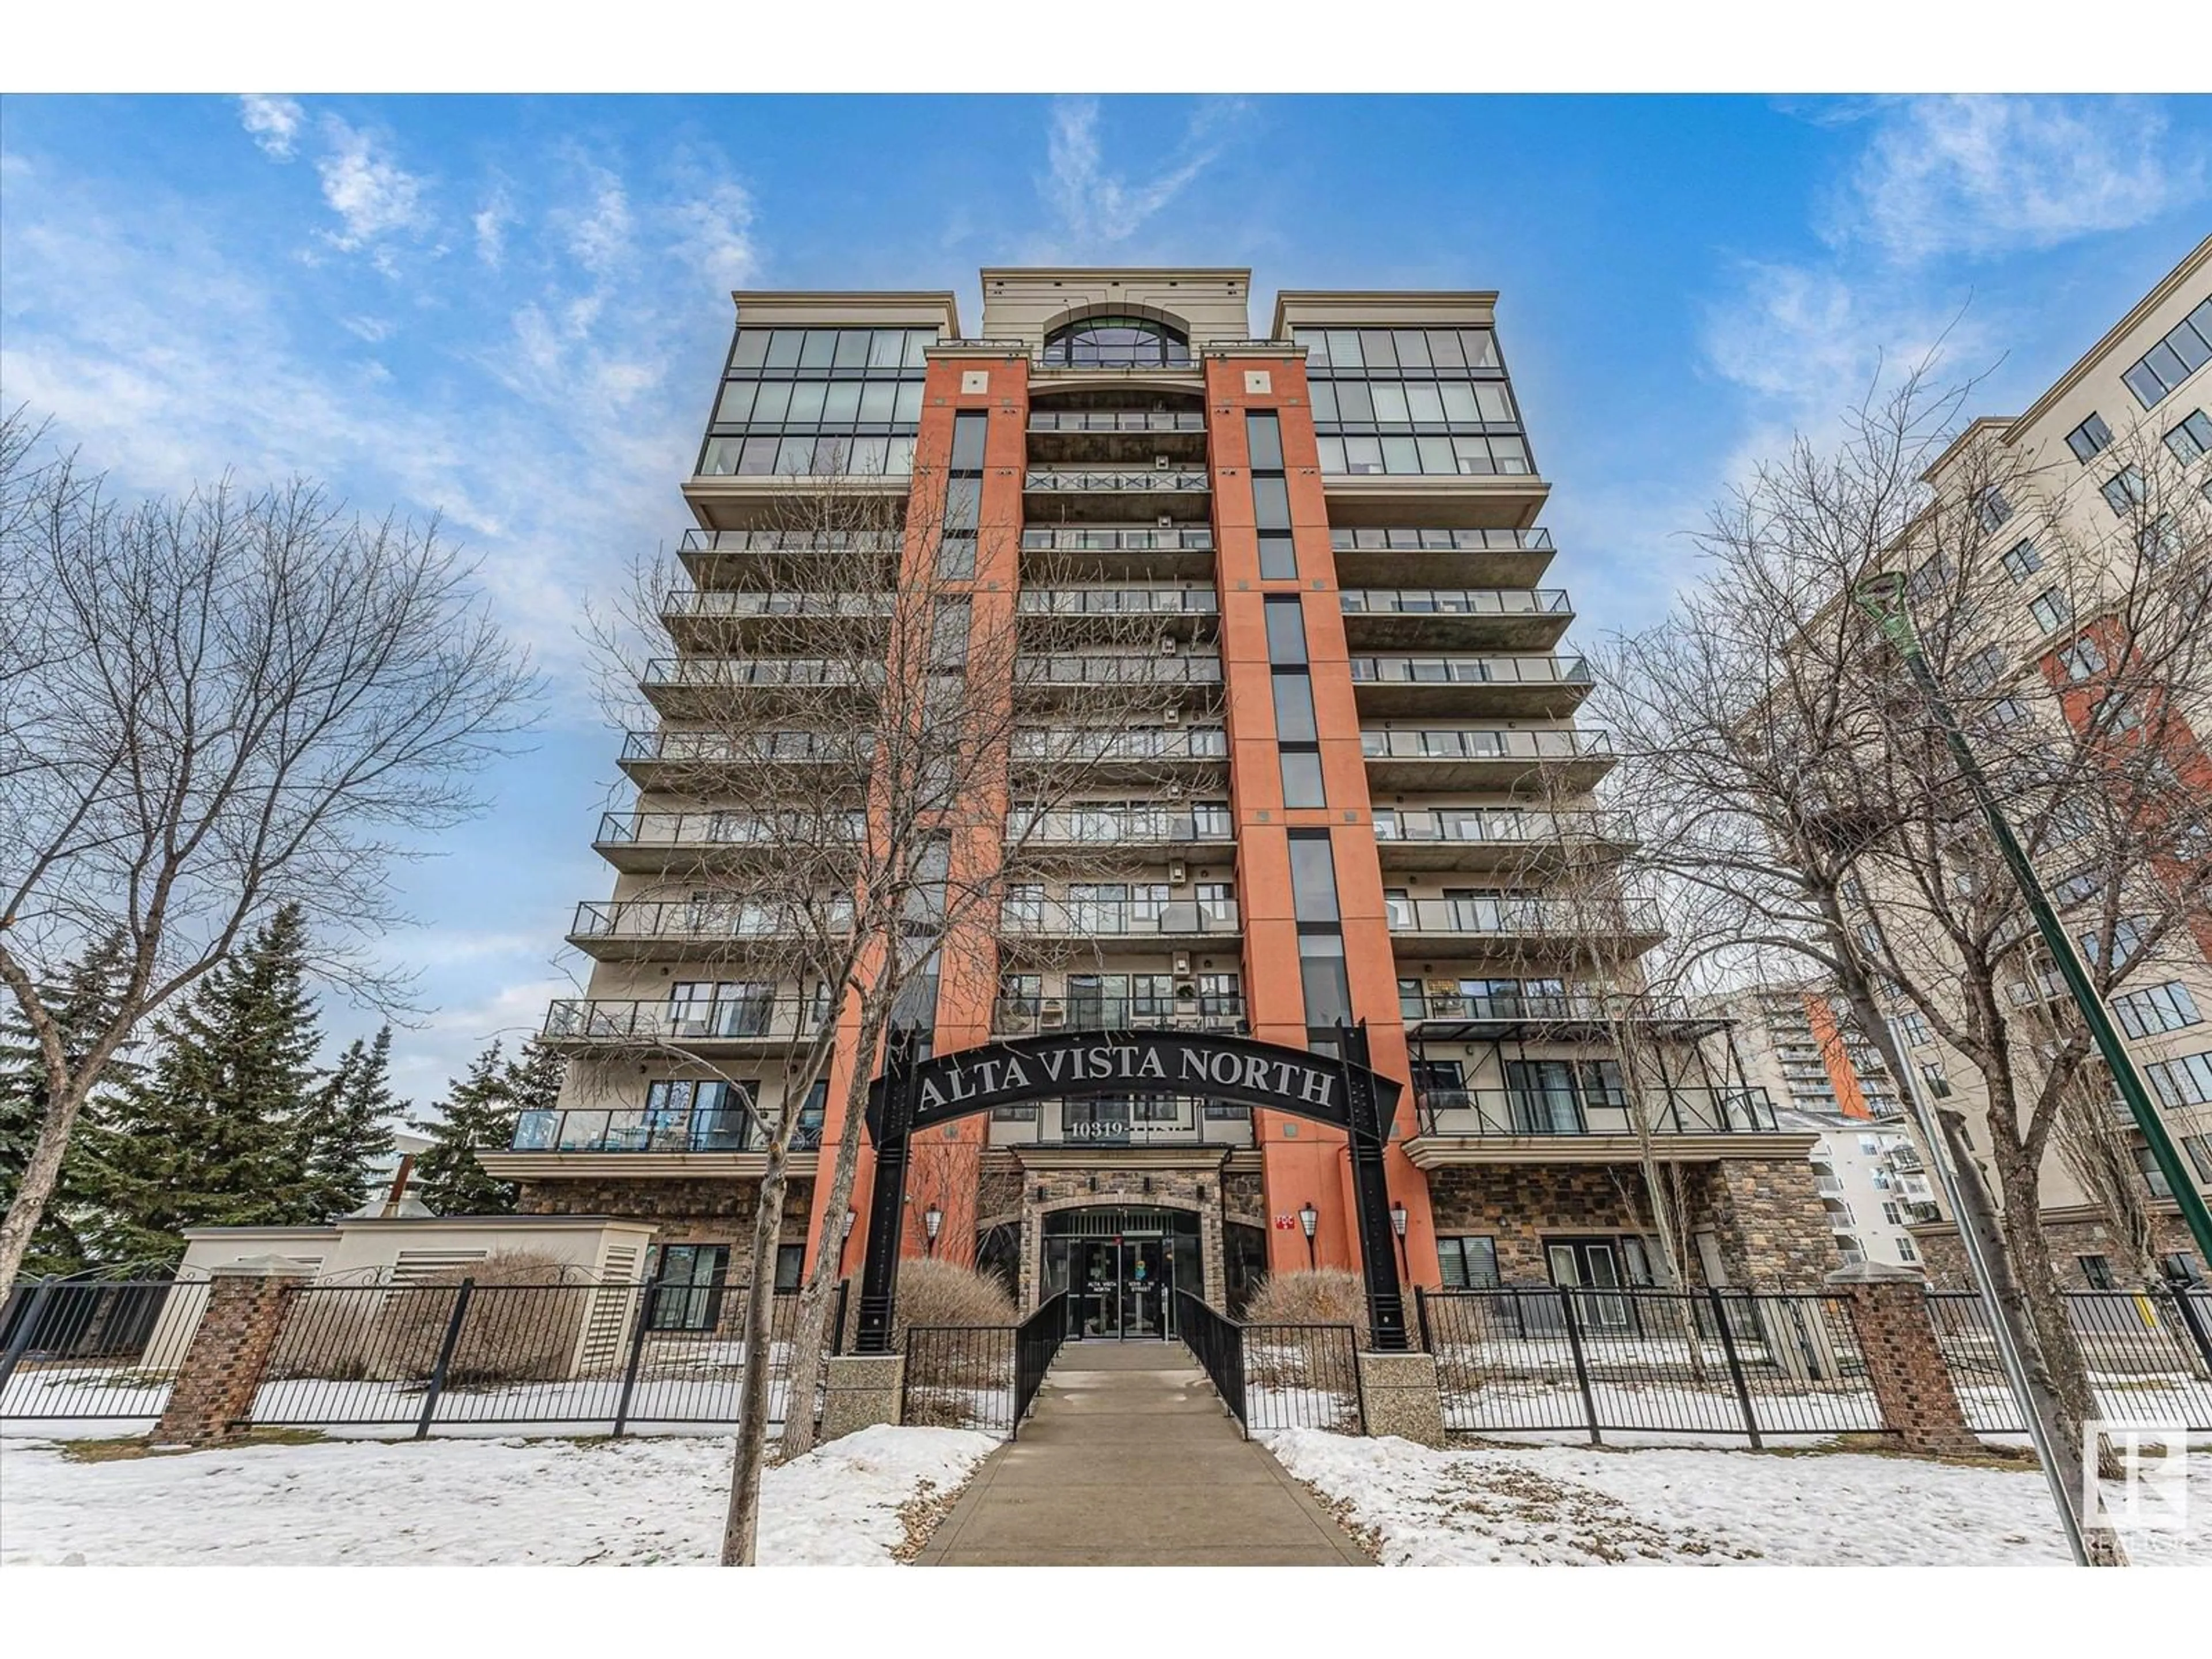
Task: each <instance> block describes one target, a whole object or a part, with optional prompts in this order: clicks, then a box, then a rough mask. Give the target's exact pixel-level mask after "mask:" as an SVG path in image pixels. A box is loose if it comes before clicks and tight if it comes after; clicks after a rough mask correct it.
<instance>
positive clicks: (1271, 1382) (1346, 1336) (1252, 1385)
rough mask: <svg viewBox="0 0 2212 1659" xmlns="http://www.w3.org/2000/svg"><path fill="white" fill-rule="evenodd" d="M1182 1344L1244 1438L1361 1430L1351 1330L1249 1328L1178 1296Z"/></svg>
mask: <svg viewBox="0 0 2212 1659" xmlns="http://www.w3.org/2000/svg"><path fill="white" fill-rule="evenodd" d="M1176 1326H1177V1329H1178V1330H1179V1332H1180V1333H1181V1334H1182V1340H1183V1344H1184V1346H1187V1347H1188V1348H1189V1350H1190V1351H1191V1353H1192V1355H1193V1356H1194V1358H1196V1359H1197V1361H1198V1364H1199V1369H1200V1370H1203V1371H1204V1372H1205V1373H1206V1376H1207V1378H1208V1379H1209V1380H1210V1381H1211V1382H1212V1384H1213V1389H1214V1392H1215V1393H1216V1394H1218V1395H1220V1397H1221V1403H1222V1404H1223V1405H1224V1406H1225V1407H1228V1409H1229V1413H1230V1414H1231V1416H1233V1417H1234V1418H1236V1419H1237V1422H1238V1423H1239V1424H1240V1425H1243V1430H1244V1432H1245V1433H1246V1434H1247V1435H1249V1434H1251V1433H1252V1432H1254V1431H1255V1430H1256V1431H1260V1432H1262V1433H1266V1432H1268V1431H1273V1430H1276V1429H1293V1428H1307V1429H1328V1430H1332V1431H1335V1432H1337V1433H1340V1434H1360V1433H1364V1432H1365V1428H1366V1413H1365V1410H1364V1401H1362V1399H1361V1397H1360V1392H1359V1362H1358V1349H1359V1338H1358V1333H1357V1332H1356V1331H1354V1330H1353V1329H1352V1327H1351V1326H1349V1325H1248V1324H1245V1323H1243V1322H1241V1321H1238V1320H1234V1319H1231V1318H1229V1317H1228V1316H1225V1315H1224V1314H1222V1313H1220V1312H1218V1311H1217V1310H1214V1309H1212V1308H1211V1307H1208V1306H1207V1305H1206V1304H1205V1303H1204V1302H1201V1301H1200V1299H1199V1298H1198V1297H1194V1296H1193V1295H1192V1294H1191V1293H1190V1292H1189V1291H1176Z"/></svg>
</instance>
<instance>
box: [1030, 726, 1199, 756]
mask: <svg viewBox="0 0 2212 1659" xmlns="http://www.w3.org/2000/svg"><path fill="white" fill-rule="evenodd" d="M1012 752H1013V757H1014V759H1015V760H1017V761H1056V762H1066V763H1071V764H1082V763H1088V762H1099V761H1128V762H1132V763H1141V762H1147V761H1161V762H1168V761H1217V760H1226V759H1228V758H1229V733H1228V732H1225V731H1224V730H1222V728H1221V727H1219V726H1151V727H1146V726H1139V727H1135V728H1133V729H1131V730H1128V731H1109V730H1105V729H1103V728H1101V727H1098V726H1023V727H1021V728H1020V729H1019V730H1018V731H1016V732H1015V733H1014V741H1013V750H1012Z"/></svg>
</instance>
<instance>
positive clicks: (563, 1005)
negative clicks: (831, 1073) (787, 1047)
mask: <svg viewBox="0 0 2212 1659" xmlns="http://www.w3.org/2000/svg"><path fill="white" fill-rule="evenodd" d="M829 1012H830V1010H829V1002H828V1000H826V999H823V998H819V997H797V996H783V997H779V996H772V995H761V996H745V995H732V996H726V997H709V998H670V997H656V998H653V999H651V1000H647V999H643V998H623V997H572V998H562V999H561V1000H557V1001H556V1002H554V1003H553V1004H552V1005H551V1006H550V1007H548V1008H547V1009H546V1011H545V1024H544V1029H543V1030H542V1032H541V1035H542V1036H544V1039H545V1040H546V1041H547V1042H586V1043H590V1042H604V1043H610V1044H627V1043H641V1044H649V1045H659V1044H678V1045H680V1044H684V1043H690V1042H761V1043H770V1042H805V1041H806V1040H808V1039H810V1038H811V1037H813V1036H816V1035H817V1034H818V1033H819V1032H820V1031H821V1030H822V1029H823V1025H824V1024H827V1023H828V1021H829Z"/></svg>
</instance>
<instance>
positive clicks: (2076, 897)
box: [2051, 869, 2105, 910]
mask: <svg viewBox="0 0 2212 1659" xmlns="http://www.w3.org/2000/svg"><path fill="white" fill-rule="evenodd" d="M2104 885H2105V879H2104V877H2103V876H2101V875H2100V874H2099V873H2098V872H2096V871H2095V870H2090V869H2083V870H2069V871H2068V872H2066V873H2065V874H2064V875H2063V876H2061V877H2059V878H2058V879H2057V880H2056V881H2054V882H2052V883H2051V902H2052V903H2053V904H2055V905H2057V907H2058V908H2060V909H2062V910H2063V909H2065V908H2068V907H2069V906H2070V905H2075V904H2084V903H2087V902H2088V901H2089V900H2091V899H2093V898H2094V897H2096V896H2097V895H2098V894H2099V893H2100V892H2101V891H2103V890H2104Z"/></svg>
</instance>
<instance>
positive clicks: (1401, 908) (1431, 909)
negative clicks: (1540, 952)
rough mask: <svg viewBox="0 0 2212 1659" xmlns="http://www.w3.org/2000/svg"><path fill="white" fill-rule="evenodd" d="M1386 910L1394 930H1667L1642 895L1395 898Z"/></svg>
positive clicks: (1576, 934) (1564, 934)
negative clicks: (1598, 899)
mask: <svg viewBox="0 0 2212 1659" xmlns="http://www.w3.org/2000/svg"><path fill="white" fill-rule="evenodd" d="M1383 909H1384V911H1385V913H1386V914H1387V915H1388V917H1389V924H1390V931H1391V932H1392V933H1447V934H1454V933H1466V934H1492V935H1496V936H1498V937H1500V938H1504V937H1509V936H1513V935H1527V934H1547V935H1550V936H1553V937H1557V938H1561V939H1572V938H1582V937H1589V936H1599V935H1607V934H1622V933H1626V934H1636V935H1650V934H1656V933H1662V931H1663V929H1662V927H1661V924H1660V920H1659V911H1658V908H1657V907H1656V906H1655V905H1652V904H1650V903H1648V902H1644V901H1641V900H1624V901H1620V902H1615V903H1612V904H1597V903H1590V904H1571V903H1568V902H1565V901H1563V900H1559V899H1516V898H1459V899H1449V898H1421V899H1411V898H1392V897H1388V896H1386V897H1385V898H1384V900H1383Z"/></svg>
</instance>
